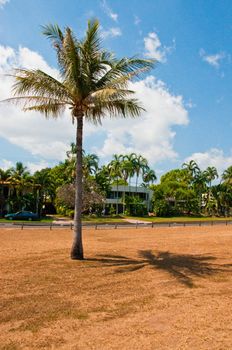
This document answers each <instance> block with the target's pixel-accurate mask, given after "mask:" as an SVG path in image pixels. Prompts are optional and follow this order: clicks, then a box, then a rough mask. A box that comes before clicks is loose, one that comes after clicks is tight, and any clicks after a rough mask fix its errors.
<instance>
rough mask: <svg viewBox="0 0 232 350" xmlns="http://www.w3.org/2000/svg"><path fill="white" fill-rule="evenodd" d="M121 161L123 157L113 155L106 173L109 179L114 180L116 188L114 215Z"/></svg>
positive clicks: (120, 175) (120, 174)
mask: <svg viewBox="0 0 232 350" xmlns="http://www.w3.org/2000/svg"><path fill="white" fill-rule="evenodd" d="M122 160H123V155H122V154H119V155H118V154H114V155H113V159H112V161H111V162H110V163H109V164H108V171H109V175H110V177H113V178H115V179H116V186H117V191H116V193H117V202H116V215H118V181H119V179H120V178H121V177H122Z"/></svg>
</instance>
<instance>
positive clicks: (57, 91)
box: [13, 69, 72, 102]
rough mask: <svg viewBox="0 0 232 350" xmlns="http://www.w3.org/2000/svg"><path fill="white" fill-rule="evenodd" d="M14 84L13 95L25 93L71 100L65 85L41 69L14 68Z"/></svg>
mask: <svg viewBox="0 0 232 350" xmlns="http://www.w3.org/2000/svg"><path fill="white" fill-rule="evenodd" d="M15 73H16V74H15V75H14V78H15V84H14V85H13V92H14V95H18V96H25V95H27V94H30V95H34V96H40V97H50V98H53V97H54V98H59V99H61V100H65V101H67V102H68V101H71V98H72V96H70V94H69V92H68V91H67V88H66V86H64V85H63V84H62V83H61V82H59V81H58V80H57V79H55V78H53V77H51V76H50V75H49V74H47V73H45V72H43V71H41V70H26V69H16V71H15Z"/></svg>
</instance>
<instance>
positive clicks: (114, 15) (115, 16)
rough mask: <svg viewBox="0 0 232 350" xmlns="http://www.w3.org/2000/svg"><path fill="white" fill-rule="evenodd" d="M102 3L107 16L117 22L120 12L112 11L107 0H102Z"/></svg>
mask: <svg viewBox="0 0 232 350" xmlns="http://www.w3.org/2000/svg"><path fill="white" fill-rule="evenodd" d="M101 5H102V8H103V10H104V12H105V13H106V14H107V16H109V17H110V18H111V19H112V20H113V21H115V22H117V21H118V14H117V13H115V12H113V11H112V9H111V8H110V7H109V5H108V4H107V2H106V0H102V2H101Z"/></svg>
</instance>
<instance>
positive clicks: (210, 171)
mask: <svg viewBox="0 0 232 350" xmlns="http://www.w3.org/2000/svg"><path fill="white" fill-rule="evenodd" d="M204 174H205V177H206V181H207V183H208V184H209V188H211V187H212V181H213V180H215V179H217V178H218V172H217V169H216V168H215V167H214V166H209V167H208V168H207V169H206V170H205V171H204Z"/></svg>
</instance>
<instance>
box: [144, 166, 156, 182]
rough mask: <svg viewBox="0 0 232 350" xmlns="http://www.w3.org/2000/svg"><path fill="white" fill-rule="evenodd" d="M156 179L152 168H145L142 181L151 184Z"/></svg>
mask: <svg viewBox="0 0 232 350" xmlns="http://www.w3.org/2000/svg"><path fill="white" fill-rule="evenodd" d="M156 179H157V177H156V174H155V172H154V170H152V169H147V171H146V172H144V173H143V181H144V183H145V185H146V186H147V185H148V184H150V183H152V184H153V183H154V182H155V180H156Z"/></svg>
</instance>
